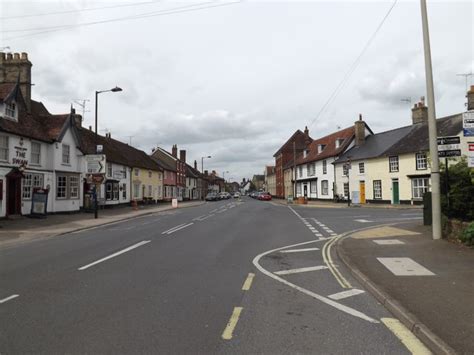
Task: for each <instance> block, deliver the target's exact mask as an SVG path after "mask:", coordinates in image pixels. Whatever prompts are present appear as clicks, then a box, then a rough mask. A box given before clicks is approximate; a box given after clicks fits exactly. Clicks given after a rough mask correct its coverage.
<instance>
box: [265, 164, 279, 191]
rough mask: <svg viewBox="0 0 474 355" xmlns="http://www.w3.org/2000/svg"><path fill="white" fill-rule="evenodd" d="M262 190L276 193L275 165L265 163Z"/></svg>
mask: <svg viewBox="0 0 474 355" xmlns="http://www.w3.org/2000/svg"><path fill="white" fill-rule="evenodd" d="M264 190H265V191H267V192H268V193H269V194H270V195H272V196H275V195H276V174H275V167H274V166H271V165H267V166H266V167H265V185H264Z"/></svg>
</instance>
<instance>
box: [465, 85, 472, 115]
mask: <svg viewBox="0 0 474 355" xmlns="http://www.w3.org/2000/svg"><path fill="white" fill-rule="evenodd" d="M466 97H467V110H468V111H470V110H474V85H471V89H470V90H469V91H468V92H467V95H466Z"/></svg>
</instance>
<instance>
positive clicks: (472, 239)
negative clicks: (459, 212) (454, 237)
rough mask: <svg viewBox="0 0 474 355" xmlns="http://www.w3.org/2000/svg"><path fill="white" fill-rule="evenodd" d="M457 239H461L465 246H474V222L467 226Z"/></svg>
mask: <svg viewBox="0 0 474 355" xmlns="http://www.w3.org/2000/svg"><path fill="white" fill-rule="evenodd" d="M459 239H461V241H462V242H463V243H466V244H467V245H474V222H472V223H471V224H469V226H468V227H467V228H466V229H465V230H464V232H463V233H462V235H461V236H460V237H459Z"/></svg>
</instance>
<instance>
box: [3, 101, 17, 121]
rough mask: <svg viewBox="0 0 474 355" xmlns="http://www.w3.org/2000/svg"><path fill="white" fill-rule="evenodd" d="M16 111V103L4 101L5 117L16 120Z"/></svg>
mask: <svg viewBox="0 0 474 355" xmlns="http://www.w3.org/2000/svg"><path fill="white" fill-rule="evenodd" d="M16 112H17V107H16V104H15V103H14V102H11V103H8V102H6V103H5V117H6V118H10V119H13V120H16V117H17V116H16Z"/></svg>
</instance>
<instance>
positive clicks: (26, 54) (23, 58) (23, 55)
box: [21, 52, 28, 60]
mask: <svg viewBox="0 0 474 355" xmlns="http://www.w3.org/2000/svg"><path fill="white" fill-rule="evenodd" d="M21 59H22V60H28V53H26V52H22V53H21Z"/></svg>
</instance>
